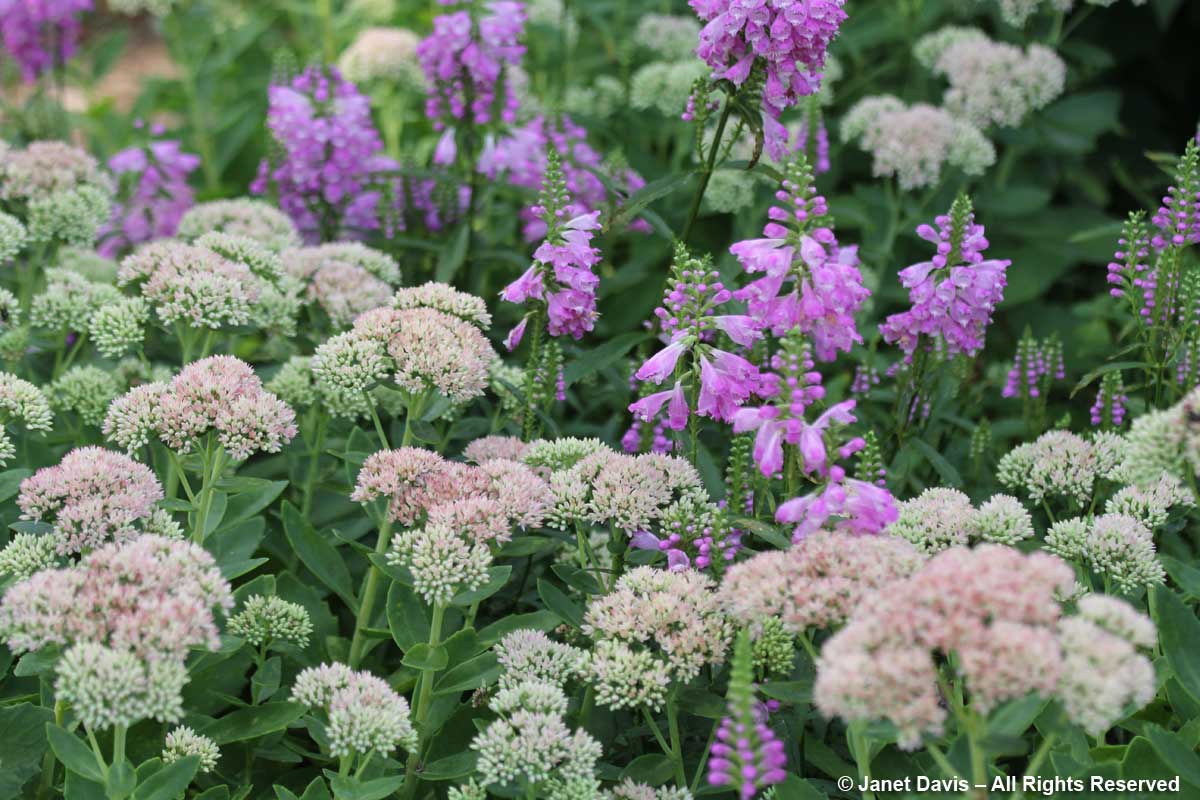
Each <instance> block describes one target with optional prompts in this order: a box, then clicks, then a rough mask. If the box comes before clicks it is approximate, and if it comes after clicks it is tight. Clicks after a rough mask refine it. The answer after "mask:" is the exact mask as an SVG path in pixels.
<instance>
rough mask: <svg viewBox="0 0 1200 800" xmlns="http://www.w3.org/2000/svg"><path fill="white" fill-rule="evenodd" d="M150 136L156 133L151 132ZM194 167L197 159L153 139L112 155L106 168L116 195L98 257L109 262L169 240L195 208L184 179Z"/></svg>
mask: <svg viewBox="0 0 1200 800" xmlns="http://www.w3.org/2000/svg"><path fill="white" fill-rule="evenodd" d="M154 133H155V135H156V136H157V135H158V134H159V133H161V129H160V128H159V127H158V126H154ZM199 166H200V158H199V157H198V156H196V155H194V154H192V153H185V152H183V150H182V149H181V146H180V143H179V142H178V141H175V140H171V139H155V140H154V141H152V142H150V143H149V144H147V145H144V146H135V147H130V148H126V149H125V150H122V151H120V152H118V153H116V154H115V155H113V156H112V157H111V158H110V159H109V160H108V168H109V169H110V170H112V173H113V175H114V176H116V178H117V179H118V180H119V181H120V182H121V184H122V191H121V192H120V193H119V194H118V200H117V203H116V204H115V205H114V206H113V215H112V219H111V220H110V221H109V222H108V224H107V225H105V226H104V228H102V229H101V230H100V233H99V237H100V247H99V248H98V249H99V250H100V252H101V253H103V254H104V255H107V256H109V257H114V256H116V255H117V254H118V253H119V252H120V251H121V250H123V249H125V248H128V247H131V246H133V245H136V244H141V243H142V242H145V241H149V240H151V239H164V238H167V237H170V236H174V235H175V231H176V230H177V229H178V227H179V220H180V219H181V218H182V217H183V215H184V213H186V212H187V210H188V209H189V208H191V207H192V204H193V203H194V202H195V193H194V192H193V191H192V189H191V187H190V186H189V185H188V176H189V175H190V174H191V173H193V172H195V170H196V168H197V167H199Z"/></svg>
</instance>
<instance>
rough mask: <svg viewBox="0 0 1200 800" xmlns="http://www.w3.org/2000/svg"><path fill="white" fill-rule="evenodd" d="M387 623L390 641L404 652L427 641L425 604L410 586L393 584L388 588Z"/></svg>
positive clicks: (427, 630) (427, 625)
mask: <svg viewBox="0 0 1200 800" xmlns="http://www.w3.org/2000/svg"><path fill="white" fill-rule="evenodd" d="M387 621H388V630H390V631H391V632H392V640H393V641H394V642H395V643H396V646H397V647H399V648H400V649H401V650H403V651H405V652H408V651H409V650H410V649H412V648H413V647H415V646H416V645H417V644H419V643H420V642H427V641H429V617H428V616H427V615H426V613H425V604H424V603H423V602H421V598H420V597H419V596H418V595H417V593H416V592H414V591H413V589H412V587H411V586H405V585H404V584H403V583H397V582H393V583H392V585H391V586H390V587H389V588H388V594H387Z"/></svg>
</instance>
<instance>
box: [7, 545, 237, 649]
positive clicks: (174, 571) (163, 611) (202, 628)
mask: <svg viewBox="0 0 1200 800" xmlns="http://www.w3.org/2000/svg"><path fill="white" fill-rule="evenodd" d="M232 605H233V597H232V593H231V590H230V587H229V583H228V582H227V581H225V579H224V578H222V577H221V573H220V570H218V569H217V566H216V562H215V561H214V560H213V557H212V556H211V555H209V554H208V553H207V552H206V551H205V550H203V549H202V548H200V547H198V546H197V545H194V544H191V543H189V542H183V541H179V540H174V539H167V538H163V537H161V536H153V535H148V534H143V535H142V536H139V537H137V538H136V539H131V540H129V541H125V542H113V543H109V544H105V545H103V546H101V547H99V548H97V549H96V550H93V551H92V552H91V553H90V554H88V555H86V556H84V557H83V559H82V560H81V561H80V562H79V563H78V564H77V565H75V566H71V567H67V568H65V569H58V570H44V571H42V572H38V573H37V574H35V575H33V576H32V577H30V578H28V579H26V580H24V581H22V582H20V583H18V584H16V585H15V586H13V587H12V588H11V589H9V591H8V593H7V594H6V595H5V596H4V599H3V601H0V637H2V638H3V639H4V640H5V641H6V642H7V643H8V646H9V647H10V648H11V649H12V650H13V651H14V652H25V651H29V650H40V649H41V648H43V647H45V646H47V645H69V644H72V643H75V642H97V643H101V644H106V645H108V646H110V647H112V648H114V649H115V650H129V651H132V652H133V653H134V654H136V655H137V656H138V657H139V658H142V659H146V660H148V661H161V660H173V659H182V658H183V657H184V656H185V655H186V654H187V652H188V650H189V649H191V648H194V647H207V648H209V649H212V650H215V649H217V647H218V646H219V644H220V637H219V635H218V631H217V625H216V621H215V619H214V614H213V609H214V608H216V609H221V610H222V611H227V610H228V609H229V608H230V607H231V606H232Z"/></svg>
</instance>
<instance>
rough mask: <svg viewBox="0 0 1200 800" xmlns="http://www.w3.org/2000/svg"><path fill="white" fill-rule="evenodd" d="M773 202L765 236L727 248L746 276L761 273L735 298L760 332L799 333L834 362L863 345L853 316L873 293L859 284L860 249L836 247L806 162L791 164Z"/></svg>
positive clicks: (817, 353)
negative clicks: (841, 355)
mask: <svg viewBox="0 0 1200 800" xmlns="http://www.w3.org/2000/svg"><path fill="white" fill-rule="evenodd" d="M776 199H777V200H779V202H780V205H777V206H772V207H771V209H770V211H769V214H768V216H769V217H770V219H771V222H769V223H768V224H767V225H766V226H765V228H764V229H763V233H764V235H765V236H766V238H763V239H748V240H746V241H742V242H738V243H737V244H735V245H733V246H732V247H730V248H729V251H730V252H731V253H733V254H734V255H735V256H737V258H738V261H739V262H741V264H742V268H743V269H744V270H745V271H746V272H748V273H750V274H759V273H761V274H762V277H761V278H758V279H756V280H754V281H753V282H751V283H750V284H748V285H747V286H745V287H744V288H742V289H740V290H738V291H737V292H735V296H736V297H737V299H739V300H744V301H746V304H747V307H748V309H749V312H750V315H751V316H752V317H754V318H755V319H756V320H757V321H758V323H759V325H760V326H761V327H763V328H766V329H768V330H770V331H771V332H772V333H773V334H774V335H776V336H783V335H785V334H786V333H788V332H789V331H791V330H793V329H798V330H800V331H802V332H803V333H805V334H808V336H809V337H810V338H811V339H812V343H813V349H814V352H815V353H816V355H817V358H819V359H821V360H822V361H832V360H833V359H834V358H836V357H837V354H838V353H839V352H847V351H849V350H850V348H851V346H853V345H854V344H859V343H861V342H862V336H860V335H859V333H858V329H857V327H856V326H855V322H854V315H855V314H856V313H857V312H858V310H859V309H860V308H861V307H862V304H863V303H864V302H865V301H866V299H867V298H868V297H870V296H871V292H870V291H869V290H868V289H867V288H866V287H864V286H863V283H862V273H861V272H859V269H858V263H859V262H858V248H857V247H841V246H840V245H839V244H838V241H837V237H836V236H835V235H834V233H833V229H832V228H831V227H829V226H828V220H827V219H826V217H827V214H828V206H827V204H826V202H825V198H824V197H821V196H820V195H818V194H817V193H816V190H815V189H814V188H813V186H812V171H811V170H810V169H809V168H808V166H807V164H806V163H805V162H804V160H803V158H800V159H798V160H797V161H795V162H793V163H791V164H789V165H788V167H787V177H786V179H785V180H784V182H783V186H782V188H781V189H780V191H779V192H778V193H777V194H776ZM785 205H786V206H790V207H785ZM785 223H787V224H785ZM788 225H791V226H792V227H788Z"/></svg>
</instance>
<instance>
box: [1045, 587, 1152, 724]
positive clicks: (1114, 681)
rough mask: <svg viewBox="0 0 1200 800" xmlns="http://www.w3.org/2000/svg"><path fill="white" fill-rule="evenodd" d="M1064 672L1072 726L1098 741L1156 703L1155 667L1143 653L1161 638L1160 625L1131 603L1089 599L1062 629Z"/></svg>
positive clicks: (1061, 692)
mask: <svg viewBox="0 0 1200 800" xmlns="http://www.w3.org/2000/svg"><path fill="white" fill-rule="evenodd" d="M1058 634H1059V641H1060V643H1061V646H1062V651H1063V674H1062V678H1061V679H1060V681H1059V685H1058V691H1057V696H1058V698H1059V699H1060V700H1061V701H1062V703H1063V707H1064V708H1065V709H1066V712H1067V716H1068V717H1069V718H1070V719H1071V721H1072V722H1074V723H1076V724H1077V725H1080V726H1082V727H1083V729H1084V730H1085V731H1086V732H1087V733H1088V734H1089V735H1090V736H1093V737H1098V736H1103V734H1104V733H1105V731H1107V730H1108V729H1109V728H1111V727H1112V726H1113V725H1114V724H1116V723H1117V722H1118V721H1120V720H1121V719H1123V718H1124V717H1125V716H1126V710H1127V709H1131V708H1132V709H1135V710H1136V709H1139V708H1141V707H1142V706H1144V705H1146V704H1147V703H1149V702H1150V701H1151V700H1153V699H1154V695H1155V693H1156V691H1157V688H1158V681H1157V677H1156V675H1155V671H1154V665H1153V664H1152V663H1151V662H1150V659H1149V658H1147V657H1146V656H1145V655H1143V654H1142V653H1141V652H1139V648H1150V647H1152V646H1153V645H1154V642H1155V641H1156V639H1157V634H1156V631H1155V629H1154V623H1153V622H1151V621H1150V619H1149V618H1148V617H1145V616H1143V615H1142V614H1140V613H1138V612H1137V611H1135V610H1134V609H1133V608H1132V607H1131V606H1129V605H1128V604H1127V603H1124V602H1123V601H1121V600H1118V599H1116V598H1113V597H1108V596H1105V595H1087V596H1085V597H1084V598H1083V599H1081V600H1080V601H1079V614H1078V615H1077V616H1074V617H1068V618H1066V619H1064V620H1062V621H1061V622H1059V626H1058Z"/></svg>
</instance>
